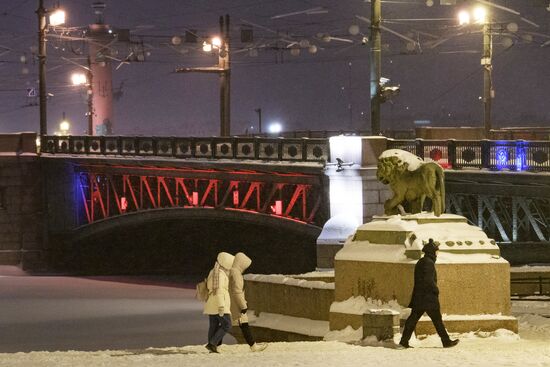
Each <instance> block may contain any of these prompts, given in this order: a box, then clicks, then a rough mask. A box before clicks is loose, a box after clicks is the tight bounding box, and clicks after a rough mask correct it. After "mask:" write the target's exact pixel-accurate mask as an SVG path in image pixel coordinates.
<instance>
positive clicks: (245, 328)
mask: <svg viewBox="0 0 550 367" xmlns="http://www.w3.org/2000/svg"><path fill="white" fill-rule="evenodd" d="M239 327H240V328H241V331H242V332H243V336H244V340H246V342H247V343H248V345H250V346H253V345H254V343H255V342H256V341H255V340H254V337H253V336H252V332H251V331H250V326H248V322H244V323H242V324H239Z"/></svg>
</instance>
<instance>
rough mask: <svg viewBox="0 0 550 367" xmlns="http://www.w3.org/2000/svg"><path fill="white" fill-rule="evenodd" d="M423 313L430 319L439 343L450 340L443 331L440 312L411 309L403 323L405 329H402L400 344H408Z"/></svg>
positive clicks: (445, 331)
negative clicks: (439, 340)
mask: <svg viewBox="0 0 550 367" xmlns="http://www.w3.org/2000/svg"><path fill="white" fill-rule="evenodd" d="M424 312H426V313H427V314H428V316H429V317H430V319H432V322H433V324H434V326H435V330H436V331H437V334H438V335H439V337H440V338H441V341H442V342H447V341H449V340H450V338H449V334H447V330H445V325H443V319H442V318H441V311H440V310H423V309H415V308H413V309H412V311H411V315H410V316H409V318H408V319H407V321H405V328H404V329H403V335H402V336H401V344H407V343H408V342H409V339H410V338H411V336H412V333H413V331H414V328H415V327H416V323H417V322H418V320H420V318H421V317H422V315H423V314H424Z"/></svg>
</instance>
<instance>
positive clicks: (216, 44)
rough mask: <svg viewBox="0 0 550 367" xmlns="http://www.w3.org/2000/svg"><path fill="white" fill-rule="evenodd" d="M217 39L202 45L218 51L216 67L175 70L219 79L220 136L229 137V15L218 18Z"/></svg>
mask: <svg viewBox="0 0 550 367" xmlns="http://www.w3.org/2000/svg"><path fill="white" fill-rule="evenodd" d="M220 34H221V36H219V37H213V38H212V39H211V40H210V41H209V42H207V41H204V42H203V44H202V49H203V51H206V52H211V51H212V50H213V49H214V48H216V49H218V50H219V52H218V65H216V66H213V67H198V68H176V73H193V72H198V73H212V74H218V75H219V77H220V136H229V135H230V131H231V119H230V117H231V112H230V106H231V103H230V97H231V96H230V88H231V87H230V81H231V63H230V59H229V50H230V48H231V47H230V36H229V15H225V17H223V16H222V17H220Z"/></svg>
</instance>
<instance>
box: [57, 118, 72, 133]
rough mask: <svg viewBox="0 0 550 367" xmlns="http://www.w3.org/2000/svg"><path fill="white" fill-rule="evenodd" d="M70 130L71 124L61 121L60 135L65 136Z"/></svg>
mask: <svg viewBox="0 0 550 367" xmlns="http://www.w3.org/2000/svg"><path fill="white" fill-rule="evenodd" d="M70 128H71V124H70V123H69V121H67V120H63V121H61V122H60V123H59V130H60V131H61V135H67V133H68V132H69V129H70Z"/></svg>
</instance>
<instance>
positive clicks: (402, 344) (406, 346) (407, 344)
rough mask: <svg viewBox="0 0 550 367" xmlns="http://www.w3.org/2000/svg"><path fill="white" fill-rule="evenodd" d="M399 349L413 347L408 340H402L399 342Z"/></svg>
mask: <svg viewBox="0 0 550 367" xmlns="http://www.w3.org/2000/svg"><path fill="white" fill-rule="evenodd" d="M398 345H399V347H400V348H399V349H408V348H412V347H411V346H410V345H409V343H408V342H404V341H400V342H399V344H398Z"/></svg>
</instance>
